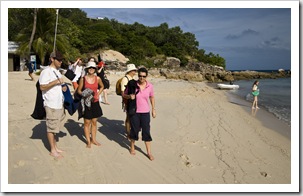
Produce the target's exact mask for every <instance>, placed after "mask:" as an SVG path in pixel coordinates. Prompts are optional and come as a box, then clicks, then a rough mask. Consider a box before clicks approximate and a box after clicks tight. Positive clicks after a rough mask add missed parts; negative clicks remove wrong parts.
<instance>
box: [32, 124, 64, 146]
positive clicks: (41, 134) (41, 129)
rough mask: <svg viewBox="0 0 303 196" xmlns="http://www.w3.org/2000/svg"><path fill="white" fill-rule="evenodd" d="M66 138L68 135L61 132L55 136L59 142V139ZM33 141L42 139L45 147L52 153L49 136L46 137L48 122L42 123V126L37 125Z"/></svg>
mask: <svg viewBox="0 0 303 196" xmlns="http://www.w3.org/2000/svg"><path fill="white" fill-rule="evenodd" d="M64 136H66V133H64V132H62V131H60V132H59V133H58V134H56V135H55V139H56V141H57V142H58V141H59V138H62V137H64ZM30 138H31V139H40V140H41V141H42V143H43V145H44V147H45V148H46V149H47V150H48V151H50V145H49V143H48V139H47V135H46V122H45V120H43V121H40V124H38V125H36V126H35V127H34V128H33V133H32V136H31V137H30Z"/></svg>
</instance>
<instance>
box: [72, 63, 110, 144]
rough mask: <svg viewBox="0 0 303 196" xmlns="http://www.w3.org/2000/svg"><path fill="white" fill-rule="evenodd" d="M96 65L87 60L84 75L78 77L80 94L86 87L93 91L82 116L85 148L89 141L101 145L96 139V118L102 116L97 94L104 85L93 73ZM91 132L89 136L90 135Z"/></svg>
mask: <svg viewBox="0 0 303 196" xmlns="http://www.w3.org/2000/svg"><path fill="white" fill-rule="evenodd" d="M96 70H97V66H96V63H95V62H91V61H90V62H88V63H87V65H86V67H85V71H86V75H85V76H84V77H82V78H81V79H80V82H79V87H78V90H77V91H78V93H79V94H80V95H82V91H83V90H84V89H86V88H89V89H91V90H92V91H93V92H94V98H93V101H92V104H91V107H90V108H87V106H85V110H84V114H83V118H84V135H85V137H86V141H87V146H86V147H87V148H90V147H91V143H93V144H95V145H97V146H101V144H100V143H99V142H97V140H96V134H97V118H98V117H100V116H102V115H103V113H102V109H101V107H100V104H99V95H100V94H101V93H102V91H103V89H104V86H103V83H102V81H101V79H100V78H99V77H98V76H97V75H96V74H95V73H96ZM90 134H91V137H90ZM90 138H91V139H92V141H91V140H90Z"/></svg>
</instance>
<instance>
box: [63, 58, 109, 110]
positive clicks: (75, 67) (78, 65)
mask: <svg viewBox="0 0 303 196" xmlns="http://www.w3.org/2000/svg"><path fill="white" fill-rule="evenodd" d="M88 61H89V62H95V63H96V65H97V68H96V69H97V70H96V73H95V74H96V75H97V76H99V77H100V78H101V80H102V82H103V84H104V89H103V99H104V101H103V99H102V96H101V95H100V97H99V101H100V102H101V103H103V104H106V105H110V103H109V102H108V98H107V89H109V85H108V84H107V83H106V82H105V80H106V79H107V76H106V74H105V63H104V62H103V61H102V59H101V58H100V59H99V60H98V61H97V60H96V59H95V58H94V57H90V58H89V60H88ZM68 69H69V70H71V71H72V72H73V73H74V78H73V79H72V85H73V88H74V90H75V91H76V89H77V88H78V86H79V81H80V78H81V77H83V76H84V75H85V73H86V72H85V63H83V61H82V59H81V58H78V59H77V60H76V61H75V62H74V63H70V64H69V67H68Z"/></svg>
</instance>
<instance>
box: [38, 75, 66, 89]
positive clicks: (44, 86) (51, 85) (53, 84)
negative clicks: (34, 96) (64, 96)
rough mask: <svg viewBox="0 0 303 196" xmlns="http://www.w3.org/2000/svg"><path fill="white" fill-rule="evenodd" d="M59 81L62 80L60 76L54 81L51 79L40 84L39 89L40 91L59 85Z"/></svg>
mask: <svg viewBox="0 0 303 196" xmlns="http://www.w3.org/2000/svg"><path fill="white" fill-rule="evenodd" d="M61 82H63V80H62V79H61V78H60V79H56V80H54V81H51V82H50V83H48V84H40V90H41V91H47V90H49V89H51V88H53V87H54V86H56V85H61Z"/></svg>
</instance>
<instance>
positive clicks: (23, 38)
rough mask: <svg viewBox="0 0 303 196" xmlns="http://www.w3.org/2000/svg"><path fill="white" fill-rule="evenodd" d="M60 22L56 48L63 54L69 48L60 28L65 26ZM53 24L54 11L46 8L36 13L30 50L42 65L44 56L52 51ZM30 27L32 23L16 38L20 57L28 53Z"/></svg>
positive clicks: (54, 19) (54, 18)
mask: <svg viewBox="0 0 303 196" xmlns="http://www.w3.org/2000/svg"><path fill="white" fill-rule="evenodd" d="M59 21H60V18H59ZM62 22H63V21H62ZM62 22H59V23H58V31H57V41H56V48H57V49H58V50H59V51H61V52H62V53H63V54H64V53H65V52H66V51H68V50H69V49H70V47H71V46H70V44H69V40H68V38H67V36H66V34H64V32H63V31H62V28H64V25H65V24H64V22H63V23H62ZM55 23H56V10H55V9H51V8H47V9H39V10H38V11H37V28H36V33H35V36H34V39H33V44H32V48H31V50H32V51H33V52H34V53H36V54H38V55H39V57H40V59H41V63H42V64H44V58H45V56H46V55H48V54H50V53H51V52H52V51H53V43H54V33H55ZM32 27H33V23H31V24H28V26H27V27H26V28H24V29H22V31H21V32H20V33H19V34H18V36H17V38H16V41H17V42H18V43H19V49H18V53H19V54H21V55H26V53H27V51H28V44H29V40H30V36H31V32H32V31H31V28H32Z"/></svg>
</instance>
